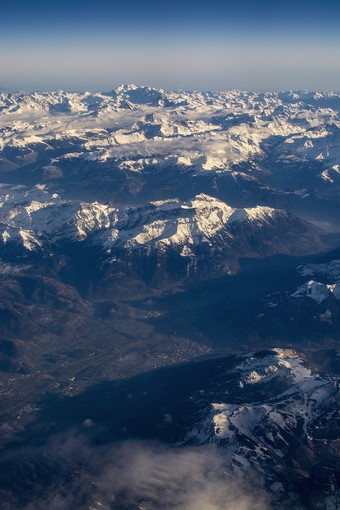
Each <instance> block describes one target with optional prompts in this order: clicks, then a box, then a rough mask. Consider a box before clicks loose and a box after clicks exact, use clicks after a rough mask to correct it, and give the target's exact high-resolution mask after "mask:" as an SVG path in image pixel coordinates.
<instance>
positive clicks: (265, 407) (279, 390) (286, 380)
mask: <svg viewBox="0 0 340 510" xmlns="http://www.w3.org/2000/svg"><path fill="white" fill-rule="evenodd" d="M223 379H224V380H223V382H220V384H219V388H218V391H216V396H217V394H218V396H219V400H218V401H215V402H211V404H210V411H209V412H208V414H207V415H206V417H205V418H204V419H203V420H202V421H201V422H200V423H197V424H196V426H195V428H194V429H193V430H191V432H190V433H189V435H188V437H187V440H194V441H195V442H199V443H206V442H217V443H218V444H223V445H224V446H225V448H226V450H227V451H228V453H229V455H230V456H231V463H232V465H233V466H234V469H236V470H237V469H240V467H241V466H242V465H243V466H246V465H250V463H252V462H254V461H255V462H259V460H265V461H266V462H269V463H270V465H274V464H276V463H277V461H276V460H275V459H276V458H277V459H278V461H279V462H280V460H279V459H280V458H282V460H283V458H284V457H285V455H286V454H287V452H289V451H290V449H291V448H292V446H293V443H292V442H293V441H294V442H297V443H296V447H297V445H298V443H299V442H301V444H302V443H303V442H306V441H307V440H309V441H313V440H314V437H313V434H314V432H315V422H316V420H317V419H318V418H319V416H320V415H321V414H322V413H323V412H324V411H325V409H326V408H327V405H330V402H331V401H332V399H333V396H334V395H335V394H337V392H338V389H337V384H336V380H335V379H334V380H333V379H331V378H325V377H321V376H320V375H318V374H317V373H313V372H312V371H311V369H310V368H309V367H308V366H306V364H305V361H304V360H303V359H302V358H301V356H300V355H299V354H298V353H297V352H295V351H293V350H290V349H273V350H271V351H266V352H263V353H257V354H247V355H244V356H242V357H240V358H239V362H238V364H237V366H235V367H234V368H233V369H229V370H228V371H227V372H226V373H225V374H224V377H223ZM219 381H221V377H219ZM207 394H209V389H207ZM211 394H212V395H211V397H212V398H213V397H214V392H213V390H211ZM263 395H266V398H265V399H264V398H263ZM293 457H294V455H292V458H293ZM241 459H242V463H241V465H240V464H239V463H240V461H241ZM281 469H282V468H281ZM265 470H266V467H264V471H265Z"/></svg>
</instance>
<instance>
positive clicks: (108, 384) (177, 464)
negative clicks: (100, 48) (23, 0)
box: [0, 85, 340, 510]
mask: <svg viewBox="0 0 340 510" xmlns="http://www.w3.org/2000/svg"><path fill="white" fill-rule="evenodd" d="M339 111H340V93H335V92H329V93H314V92H313V93H312V92H306V91H294V92H293V91H286V92H272V93H269V92H268V93H250V92H240V91H235V90H234V91H228V92H182V91H179V92H167V91H164V90H156V89H153V88H150V87H140V86H135V85H122V86H120V87H118V88H117V89H115V90H113V91H112V92H109V93H99V92H98V93H90V92H84V93H68V92H63V91H56V92H34V93H19V92H18V93H4V92H1V93H0V279H1V286H0V326H1V329H0V393H1V405H0V445H1V450H0V508H1V509H3V510H17V509H23V510H33V509H35V510H43V509H45V508H49V509H51V510H71V509H72V510H75V509H76V510H78V509H79V510H101V509H102V510H109V509H111V510H137V509H144V510H170V509H173V510H194V509H195V510H229V509H230V510H231V509H233V510H250V509H251V510H271V509H284V510H288V509H295V510H311V509H313V510H314V509H327V510H336V509H339V508H340V412H339V397H340V393H339V376H340V347H339V342H340V117H339Z"/></svg>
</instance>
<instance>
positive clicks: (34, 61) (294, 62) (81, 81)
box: [0, 0, 340, 91]
mask: <svg viewBox="0 0 340 510" xmlns="http://www.w3.org/2000/svg"><path fill="white" fill-rule="evenodd" d="M122 83H135V84H137V85H150V86H153V87H156V88H164V89H166V90H174V89H183V90H188V89H190V90H192V89H195V90H211V89H214V90H229V89H240V90H260V91H264V90H269V91H271V90H287V89H295V90H301V89H307V90H320V91H323V90H340V2H339V1H338V0H323V1H321V0H319V1H313V0H308V1H307V0H295V1H293V0H285V1H283V0H281V2H279V1H275V2H274V1H273V2H269V1H268V0H253V1H251V0H233V1H230V0H224V1H222V0H205V1H204V2H199V1H194V0H182V2H180V1H179V0H175V1H172V2H171V1H169V0H163V1H160V0H159V1H155V0H144V1H143V0H139V1H138V0H121V1H119V2H117V1H115V0H110V1H109V0H99V1H97V2H95V1H94V0H92V1H89V0H82V1H81V0H68V1H67V0H59V1H53V0H52V1H50V2H47V1H46V2H44V3H43V2H41V1H38V0H31V1H27V0H25V1H24V0H12V1H10V0H7V2H6V3H5V4H4V5H3V6H2V11H1V15H0V90H1V89H2V90H6V91H13V90H23V91H25V90H29V91H32V90H55V89H63V90H69V91H84V90H90V91H94V90H100V91H110V90H112V89H113V88H115V87H117V86H118V85H120V84H122Z"/></svg>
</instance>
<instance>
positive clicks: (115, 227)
mask: <svg viewBox="0 0 340 510" xmlns="http://www.w3.org/2000/svg"><path fill="white" fill-rule="evenodd" d="M20 196H21V200H20V201H19V197H20ZM0 212H1V238H2V243H3V244H4V245H6V244H7V243H9V244H11V243H13V242H14V243H17V244H20V245H22V246H23V247H24V248H25V249H26V250H28V251H31V250H38V251H46V250H50V251H53V245H59V244H60V243H65V242H67V243H70V242H71V243H72V242H76V243H79V242H84V241H86V242H89V243H90V244H91V245H92V246H96V247H97V248H100V249H101V250H102V251H103V254H105V253H106V257H107V258H109V257H110V256H111V257H113V260H116V258H117V256H119V257H120V258H123V259H124V258H126V257H127V258H128V259H129V260H130V261H131V260H133V264H134V266H136V267H138V266H139V265H143V264H144V263H145V260H144V259H145V257H153V258H154V260H155V264H156V268H155V270H157V271H158V272H161V271H163V270H164V269H165V272H166V273H169V271H170V268H166V266H167V265H168V263H169V262H168V261H169V257H170V258H172V259H173V261H174V264H173V265H174V269H175V266H176V265H177V267H178V271H179V274H181V273H183V271H184V273H185V272H186V273H188V272H189V273H191V272H193V271H197V269H198V268H199V267H200V269H201V270H202V271H203V273H204V272H206V270H207V268H208V266H210V269H209V273H210V275H212V276H213V275H214V273H215V274H216V275H218V274H223V273H227V274H228V273H233V272H235V271H236V270H237V267H238V261H239V259H240V258H242V257H243V258H244V257H266V256H270V255H275V254H289V255H302V254H308V253H314V252H318V251H320V250H322V249H324V245H323V243H322V241H321V240H320V237H319V235H318V232H317V230H316V229H315V228H314V227H313V226H312V225H311V224H308V223H307V222H304V221H302V220H300V219H298V218H297V217H294V216H293V215H291V214H289V213H287V212H285V211H281V210H275V209H272V208H269V207H260V206H258V207H255V208H243V209H236V208H233V207H230V206H229V205H227V204H225V203H224V202H222V201H220V200H217V199H215V198H213V197H210V196H207V195H205V194H200V195H197V196H196V197H195V198H193V199H192V200H190V201H187V202H181V201H180V200H178V199H176V200H167V201H158V202H151V203H149V204H147V205H145V206H144V207H138V208H126V209H118V208H115V207H114V206H113V205H112V204H100V203H98V202H93V203H84V202H78V201H63V200H62V199H61V198H60V197H59V196H58V195H57V194H53V195H51V194H49V193H48V191H46V190H45V189H44V188H43V187H38V188H36V189H35V190H24V191H21V190H20V191H17V192H16V193H15V194H13V192H11V193H7V194H6V195H5V196H4V197H3V199H2V207H1V211H0ZM139 257H140V258H141V262H140V263H138V258H139ZM176 259H177V261H176ZM181 259H182V260H181ZM162 261H163V262H162ZM205 266H206V267H205ZM157 267H158V269H157ZM175 272H176V270H175ZM174 276H175V277H176V276H177V275H174ZM178 276H179V275H178ZM182 276H183V275H182Z"/></svg>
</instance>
